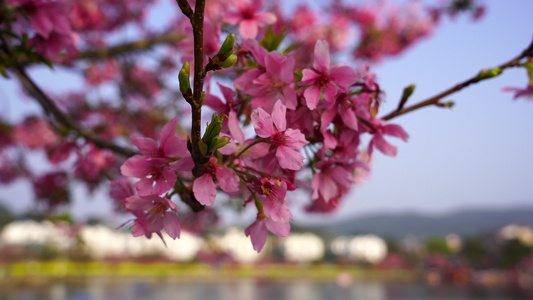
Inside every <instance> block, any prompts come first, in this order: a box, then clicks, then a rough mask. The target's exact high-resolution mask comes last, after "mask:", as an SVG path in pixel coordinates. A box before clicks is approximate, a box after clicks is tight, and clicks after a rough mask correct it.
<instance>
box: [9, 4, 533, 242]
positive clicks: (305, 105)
mask: <svg viewBox="0 0 533 300" xmlns="http://www.w3.org/2000/svg"><path fill="white" fill-rule="evenodd" d="M156 2H157V1H155V0H150V1H145V0H117V1H105V0H73V1H48V0H7V1H4V2H1V1H0V11H2V14H3V17H5V18H4V20H3V21H2V22H0V29H1V31H2V33H1V34H2V47H3V48H2V49H3V50H2V51H3V52H2V53H3V55H4V54H5V56H9V55H11V56H12V57H9V58H10V59H8V60H2V61H1V62H0V67H1V68H0V71H1V73H2V74H3V75H4V76H6V77H7V76H8V74H7V73H6V74H4V73H5V72H4V65H5V69H8V70H9V68H12V69H13V68H15V67H17V68H18V67H20V66H19V64H18V63H19V61H18V60H19V59H20V60H21V61H22V62H23V63H27V64H33V63H37V62H46V63H50V61H53V62H55V63H62V64H63V66H66V67H68V68H70V69H72V70H78V71H79V72H78V74H81V75H84V79H85V82H84V84H83V87H82V88H81V89H80V90H77V91H73V92H68V93H65V94H62V95H48V94H49V93H46V95H44V96H42V95H41V96H40V97H49V98H50V99H51V100H50V99H48V100H49V101H41V103H45V104H44V106H45V111H46V112H47V113H51V114H55V115H54V117H53V118H50V119H46V118H44V117H40V116H35V117H29V118H26V119H25V120H24V121H21V122H19V124H10V123H9V122H7V121H4V120H3V119H2V120H0V182H2V183H8V182H12V181H13V180H15V179H16V178H19V177H26V178H28V179H30V180H32V181H33V182H34V185H33V186H34V190H35V194H36V198H37V199H39V201H43V202H48V204H49V205H48V206H50V207H53V208H55V207H59V206H61V205H64V204H66V203H68V201H69V199H70V193H69V190H68V185H69V183H70V182H71V181H73V180H78V181H81V182H84V183H86V184H87V186H88V187H89V191H94V190H95V189H96V188H98V187H99V186H101V185H102V184H105V182H107V181H108V179H112V181H111V186H112V187H111V196H112V197H113V198H114V199H116V201H117V203H119V204H120V206H121V210H122V211H127V212H129V213H130V214H131V215H133V217H134V218H133V220H132V221H133V223H132V224H133V225H132V228H131V229H132V234H133V235H134V236H146V237H151V236H152V235H153V234H156V235H158V236H160V237H162V233H161V232H162V231H163V230H164V231H166V232H167V233H168V234H169V236H171V237H172V238H179V236H180V230H181V228H186V229H187V230H190V231H195V232H199V231H201V230H202V229H204V228H205V227H206V226H210V225H213V224H214V223H215V222H216V220H218V217H217V215H216V212H217V211H219V210H220V209H222V208H221V207H223V206H224V204H227V203H226V202H229V203H231V204H234V206H235V205H237V206H245V207H247V209H252V210H254V214H255V216H256V218H255V220H253V221H252V222H251V224H250V225H249V226H248V227H247V228H246V231H245V233H246V235H248V236H250V239H251V242H252V245H253V248H254V249H255V250H256V251H261V249H262V248H263V246H264V244H265V241H266V237H267V233H268V232H269V231H270V232H271V233H273V234H276V235H278V236H287V235H289V233H290V222H291V220H292V219H293V214H292V212H291V206H290V204H291V202H292V199H293V196H294V194H295V193H294V191H296V190H299V191H301V192H302V193H307V195H309V198H310V200H309V202H308V203H307V206H306V210H307V211H309V212H321V213H324V212H332V211H335V210H336V209H337V208H338V207H339V205H340V204H341V202H342V200H343V198H344V196H345V195H346V194H347V193H348V191H349V190H350V189H351V188H352V187H353V186H354V184H355V183H359V182H360V181H361V178H362V177H364V176H365V175H366V174H368V172H369V171H370V165H371V163H370V162H371V160H372V158H373V156H374V154H375V152H376V151H375V150H377V151H380V152H381V153H383V154H384V155H388V156H396V155H397V148H396V146H394V145H392V144H390V143H389V138H390V137H394V138H399V139H401V140H403V141H407V139H408V135H407V133H406V132H405V131H404V130H403V129H402V128H401V127H400V126H399V125H396V124H390V123H388V122H386V121H385V120H383V119H380V118H379V117H378V116H377V115H378V112H379V108H380V103H381V101H382V99H383V97H384V93H383V92H382V91H381V88H380V86H379V84H378V83H377V81H376V76H375V75H374V74H372V73H371V72H370V67H367V68H361V69H354V68H352V67H351V66H348V65H346V64H339V63H337V62H338V61H337V59H338V58H339V57H347V55H350V54H351V55H350V57H351V58H352V59H356V60H357V61H361V60H363V61H364V62H365V63H372V62H376V61H380V60H382V58H384V57H386V56H391V55H397V54H399V53H402V52H403V51H404V50H405V49H407V48H408V47H409V46H411V45H413V44H414V43H415V42H417V41H419V40H420V39H421V38H422V37H425V36H428V35H429V34H430V33H431V32H432V30H433V28H434V27H435V26H437V24H438V20H439V17H440V16H441V15H455V14H456V13H457V12H459V11H461V10H467V11H471V12H472V11H473V13H474V14H475V15H476V16H477V15H480V14H481V12H482V7H483V6H482V5H481V4H479V3H477V1H474V0H472V1H455V0H454V1H449V3H447V4H443V5H442V6H441V7H436V8H435V7H434V8H432V9H422V8H421V7H414V6H411V4H408V5H407V6H406V7H403V8H398V7H392V8H391V7H388V6H387V7H386V8H385V7H381V6H368V5H364V4H357V5H356V4H347V3H343V1H332V3H331V6H328V8H327V9H325V10H324V11H321V12H320V14H319V13H318V12H316V11H314V10H313V9H312V8H311V7H310V6H307V5H300V6H297V7H295V9H294V11H293V12H292V13H290V14H288V13H283V12H282V11H281V8H280V6H279V3H278V2H277V1H276V2H266V3H265V1H263V0H232V1H226V0H210V1H208V2H207V4H206V7H205V14H204V19H203V20H204V23H203V36H204V39H203V41H201V43H202V45H203V60H204V66H203V67H204V70H203V73H201V72H200V74H198V72H196V74H193V73H192V72H191V70H195V67H196V66H194V65H193V64H194V63H196V62H197V60H196V58H197V57H195V47H197V46H198V45H199V43H200V42H198V41H194V39H193V31H194V30H195V29H194V28H193V26H192V25H191V22H190V20H189V19H188V18H186V17H184V16H181V15H180V16H172V19H171V20H169V22H168V23H169V24H170V25H169V26H167V27H165V28H163V29H155V28H154V27H153V26H152V25H153V24H152V25H150V24H148V22H147V20H146V15H147V11H148V8H152V7H154V6H153V5H155V4H156ZM188 2H190V1H181V0H179V1H178V3H181V4H182V5H184V3H187V4H188ZM465 3H466V4H468V5H467V6H468V7H462V6H461V4H463V6H465V5H466V4H465ZM265 4H266V5H265ZM173 5H175V3H173ZM175 9H176V11H178V8H177V7H176V8H175ZM199 25H200V24H195V27H196V28H197V27H198V26H199ZM158 30H160V31H159V32H157V31H158ZM132 31H133V32H134V34H130V33H131V32H132ZM356 32H357V33H359V38H358V39H357V40H355V41H353V42H349V38H350V37H352V36H357V34H356ZM123 36H136V37H138V38H139V40H138V41H136V42H131V41H130V40H127V39H124V40H121V38H122V37H123ZM224 38H225V39H226V40H225V41H224V43H223V44H222V47H220V44H221V40H222V39H224ZM4 40H9V42H8V43H5V42H4ZM119 42H121V43H122V44H121V43H119ZM4 43H5V44H4ZM151 48H154V49H156V50H155V51H152V52H151V56H150V59H137V58H138V57H137V56H136V55H138V53H142V52H143V51H145V50H147V49H151ZM6 49H7V50H9V51H7V50H6ZM123 54H127V55H123ZM196 55H198V54H196ZM36 56H37V57H40V59H34V58H35V57H36ZM25 59H27V61H24V60H25ZM13 62H14V63H13ZM22 65H23V64H22ZM182 65H183V67H181V66H182ZM180 68H181V71H180V72H179V75H178V76H176V73H178V70H180ZM200 69H201V68H200ZM19 74H21V73H20V72H19ZM191 75H193V77H194V80H196V79H197V77H200V76H202V80H204V79H205V81H204V85H203V86H202V82H200V84H199V86H200V87H201V88H200V89H201V90H202V91H201V92H200V93H198V91H197V90H198V86H195V85H192V84H190V79H191ZM176 78H178V80H176ZM178 81H179V84H180V86H179V88H176V83H177V82H178ZM197 82H198V81H196V82H195V83H197ZM214 83H217V84H216V85H215V84H214ZM193 89H194V90H195V91H194V93H195V94H194V96H197V97H196V100H198V101H197V102H196V103H194V105H193V103H192V100H191V99H192V96H191V94H192V93H193ZM217 89H218V91H219V92H217ZM507 90H508V91H513V92H515V98H516V97H529V96H531V94H532V92H531V83H530V84H529V85H528V87H527V88H526V89H507ZM33 91H35V90H33ZM177 91H181V92H182V96H183V98H185V100H187V101H183V99H182V98H180V96H179V95H178V94H177ZM42 93H43V94H44V92H42ZM33 94H34V95H35V94H39V93H33ZM52 98H53V99H52ZM196 100H195V101H196ZM196 106H203V108H204V114H205V115H204V117H211V120H212V121H211V123H208V125H207V127H205V128H204V132H205V133H204V137H203V138H201V139H200V141H198V138H193V135H194V137H196V135H197V134H198V132H195V133H191V131H192V130H191V131H189V126H190V124H191V115H192V114H191V110H194V109H197V107H196ZM213 112H214V114H212V113H213ZM61 114H64V115H65V116H68V118H61V116H62V115H61ZM200 114H201V113H198V114H196V115H192V119H193V120H192V121H193V122H197V123H194V124H200V121H201V120H200V116H199V115H200ZM209 114H211V115H209ZM169 119H170V121H169ZM65 120H66V121H65ZM71 123H75V124H76V125H77V126H72V125H71ZM199 127H201V126H200V125H198V126H197V128H199ZM198 131H200V130H198ZM157 135H159V139H157V140H156V139H153V138H151V137H154V136H157ZM128 140H129V143H128V142H127V141H128ZM193 143H194V144H193ZM124 145H125V146H124ZM20 146H23V147H26V148H28V149H31V150H32V151H38V150H42V151H44V152H45V153H46V158H47V159H48V160H49V161H50V163H51V165H53V166H54V168H57V169H59V170H55V171H53V172H44V173H43V172H41V173H43V174H44V175H33V170H31V168H29V167H28V165H31V164H27V163H25V160H24V157H22V156H19V155H18V153H20V151H18V150H19V149H18V147H20ZM129 146H135V147H136V149H134V148H133V147H129ZM104 148H105V149H104ZM117 149H118V150H117ZM195 149H196V151H195ZM198 149H199V150H198ZM113 151H114V152H115V153H119V154H122V155H124V156H126V158H125V159H121V158H120V157H118V156H115V155H114V154H113ZM121 176H122V177H126V179H125V178H120V177H121ZM223 194H225V196H222V195H223ZM177 200H181V202H183V203H185V204H187V206H188V207H189V208H190V210H189V209H188V208H186V207H185V205H184V208H180V209H178V204H177V202H176V201H177Z"/></svg>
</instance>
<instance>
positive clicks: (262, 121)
mask: <svg viewBox="0 0 533 300" xmlns="http://www.w3.org/2000/svg"><path fill="white" fill-rule="evenodd" d="M286 113H287V107H285V105H283V104H281V101H279V100H278V101H277V102H276V104H275V105H274V110H273V111H272V115H269V114H268V113H267V112H266V111H264V110H263V109H262V108H259V109H257V111H256V112H253V113H252V122H253V125H254V129H255V132H256V133H257V135H258V136H260V137H262V138H268V139H269V141H270V143H271V144H272V145H273V147H275V148H276V158H277V159H278V161H279V165H280V166H281V167H282V168H284V169H289V170H300V169H301V168H302V166H303V165H304V157H303V156H302V155H301V154H300V153H299V152H298V150H300V149H301V148H302V147H303V146H304V145H306V144H308V142H307V141H306V140H305V136H304V135H303V134H302V133H301V132H300V130H298V129H290V128H289V129H287V128H286V127H287V123H286V122H287V120H286V118H285V116H286ZM274 125H275V127H274Z"/></svg>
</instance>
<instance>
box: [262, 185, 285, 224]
mask: <svg viewBox="0 0 533 300" xmlns="http://www.w3.org/2000/svg"><path fill="white" fill-rule="evenodd" d="M255 190H256V191H257V194H256V195H257V197H258V198H259V199H260V200H261V202H262V203H263V209H264V213H265V215H266V216H268V217H270V218H271V219H272V220H273V221H275V222H282V223H285V222H289V220H290V219H292V214H291V211H290V209H289V206H288V204H287V201H285V196H286V194H287V182H285V181H280V180H277V179H267V178H261V180H260V184H257V185H256V186H255Z"/></svg>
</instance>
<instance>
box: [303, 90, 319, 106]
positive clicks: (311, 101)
mask: <svg viewBox="0 0 533 300" xmlns="http://www.w3.org/2000/svg"><path fill="white" fill-rule="evenodd" d="M321 94H322V88H321V87H320V86H317V85H312V86H310V87H308V88H306V89H305V92H304V98H305V101H306V102H307V107H308V108H309V109H310V110H313V109H315V108H316V106H317V105H318V100H320V95H321Z"/></svg>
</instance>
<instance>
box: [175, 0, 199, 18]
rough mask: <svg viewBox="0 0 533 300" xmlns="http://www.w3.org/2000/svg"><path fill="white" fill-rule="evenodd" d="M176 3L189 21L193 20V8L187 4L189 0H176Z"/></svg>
mask: <svg viewBox="0 0 533 300" xmlns="http://www.w3.org/2000/svg"><path fill="white" fill-rule="evenodd" d="M176 2H177V3H178V6H179V7H180V9H181V12H182V13H183V14H184V15H185V16H186V17H187V18H189V19H191V20H192V18H193V16H194V12H193V11H192V8H191V6H190V5H189V2H187V0H176ZM202 15H203V12H202Z"/></svg>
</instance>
